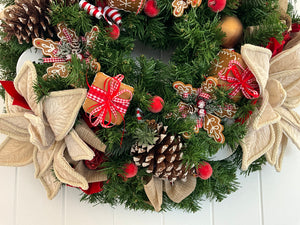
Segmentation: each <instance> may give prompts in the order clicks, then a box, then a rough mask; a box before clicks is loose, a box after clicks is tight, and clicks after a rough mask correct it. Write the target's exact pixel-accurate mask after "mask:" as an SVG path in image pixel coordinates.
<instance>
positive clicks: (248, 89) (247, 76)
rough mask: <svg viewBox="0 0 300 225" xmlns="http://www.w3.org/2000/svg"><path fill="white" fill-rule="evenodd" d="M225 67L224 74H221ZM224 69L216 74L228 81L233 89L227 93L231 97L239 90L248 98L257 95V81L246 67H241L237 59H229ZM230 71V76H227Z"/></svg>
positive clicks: (256, 96)
mask: <svg viewBox="0 0 300 225" xmlns="http://www.w3.org/2000/svg"><path fill="white" fill-rule="evenodd" d="M225 69H227V71H226V73H225V75H222V74H223V73H224V70H225ZM225 69H223V70H221V71H220V72H219V73H218V75H219V77H220V79H221V80H224V81H227V82H228V83H229V84H228V86H229V88H231V89H233V90H232V91H231V92H230V93H229V95H230V96H231V97H233V96H235V95H236V94H237V93H238V92H239V91H242V93H243V94H244V96H245V97H246V98H248V99H252V98H258V97H259V93H258V91H256V90H257V89H258V83H257V82H256V79H255V77H254V75H253V73H252V72H251V71H250V70H249V68H248V67H247V68H243V67H242V65H241V64H240V63H239V62H238V61H236V60H231V61H230V62H229V63H228V68H225ZM230 72H231V73H232V75H233V76H232V77H230V76H228V75H229V73H230Z"/></svg>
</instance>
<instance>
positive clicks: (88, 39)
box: [33, 23, 101, 79]
mask: <svg viewBox="0 0 300 225" xmlns="http://www.w3.org/2000/svg"><path fill="white" fill-rule="evenodd" d="M57 28H58V33H57V36H58V37H59V38H60V41H59V42H54V41H53V40H51V39H46V40H44V39H41V38H35V39H34V40H33V45H34V46H35V47H36V48H38V49H41V50H42V52H43V55H44V56H49V57H45V58H44V59H43V60H44V63H53V64H52V66H50V67H48V68H47V73H46V74H45V75H44V76H43V78H44V79H47V78H49V77H54V76H56V75H58V76H60V77H63V78H65V77H67V76H68V74H69V71H68V69H67V67H66V64H67V62H68V61H70V60H71V59H72V55H76V56H77V58H79V59H81V60H85V62H86V63H87V65H88V66H89V67H90V68H91V69H92V70H93V71H94V72H99V71H100V68H101V66H100V64H99V63H98V62H97V60H96V59H95V58H93V57H92V56H91V54H90V53H89V52H88V50H87V47H91V44H92V41H94V40H95V39H96V38H97V35H98V32H99V28H98V27H97V26H94V27H93V28H92V29H91V31H90V32H87V33H86V34H85V36H84V37H78V36H77V35H76V33H75V31H74V30H72V29H69V28H68V27H67V26H66V24H64V23H59V24H58V25H57Z"/></svg>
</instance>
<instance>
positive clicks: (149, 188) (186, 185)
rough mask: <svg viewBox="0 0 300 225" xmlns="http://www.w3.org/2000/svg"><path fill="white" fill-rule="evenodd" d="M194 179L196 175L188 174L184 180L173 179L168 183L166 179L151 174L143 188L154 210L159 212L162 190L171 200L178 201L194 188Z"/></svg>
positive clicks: (195, 181)
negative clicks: (171, 182)
mask: <svg viewBox="0 0 300 225" xmlns="http://www.w3.org/2000/svg"><path fill="white" fill-rule="evenodd" d="M196 179H197V178H196V177H194V176H192V175H189V176H188V179H187V181H186V182H183V181H175V182H174V184H170V182H169V181H167V180H162V179H159V178H157V177H154V176H152V178H151V180H150V181H149V182H148V183H147V184H146V185H144V190H145V192H146V194H147V197H148V199H149V201H150V203H151V205H152V206H153V207H154V209H155V211H157V212H159V211H160V210H161V204H162V197H163V191H165V192H166V194H167V195H168V197H169V198H170V199H171V200H172V201H173V202H176V203H179V202H181V201H182V200H183V199H185V198H186V197H187V196H189V195H190V194H191V193H192V192H193V191H194V190H195V187H196V183H197V180H196Z"/></svg>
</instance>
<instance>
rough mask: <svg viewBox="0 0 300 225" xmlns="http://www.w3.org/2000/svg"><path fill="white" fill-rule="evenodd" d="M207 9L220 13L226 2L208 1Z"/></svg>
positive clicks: (223, 0)
mask: <svg viewBox="0 0 300 225" xmlns="http://www.w3.org/2000/svg"><path fill="white" fill-rule="evenodd" d="M207 4H208V7H210V9H211V10H212V11H214V12H221V11H222V10H223V9H224V8H225V6H226V0H208V3H207Z"/></svg>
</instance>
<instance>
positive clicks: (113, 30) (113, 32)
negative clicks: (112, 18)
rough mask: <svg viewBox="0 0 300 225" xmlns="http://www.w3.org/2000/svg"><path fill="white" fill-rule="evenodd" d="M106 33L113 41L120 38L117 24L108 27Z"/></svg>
mask: <svg viewBox="0 0 300 225" xmlns="http://www.w3.org/2000/svg"><path fill="white" fill-rule="evenodd" d="M106 31H107V32H108V35H109V36H110V37H111V38H112V39H113V40H117V39H118V38H119V36H120V28H119V27H118V26H117V25H116V24H113V25H111V26H110V27H107V29H106Z"/></svg>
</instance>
